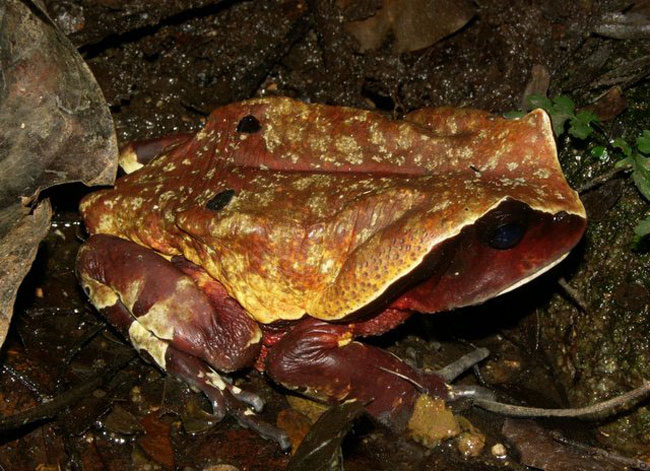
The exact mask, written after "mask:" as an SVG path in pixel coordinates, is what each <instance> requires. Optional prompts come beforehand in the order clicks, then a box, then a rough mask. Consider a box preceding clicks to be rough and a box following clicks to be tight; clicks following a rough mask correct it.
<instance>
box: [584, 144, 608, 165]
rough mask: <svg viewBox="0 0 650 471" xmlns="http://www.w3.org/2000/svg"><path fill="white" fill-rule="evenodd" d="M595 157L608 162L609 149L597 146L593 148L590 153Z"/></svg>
mask: <svg viewBox="0 0 650 471" xmlns="http://www.w3.org/2000/svg"><path fill="white" fill-rule="evenodd" d="M589 152H590V153H591V155H592V156H593V157H596V158H597V159H599V160H602V161H606V160H607V159H609V154H608V153H607V149H606V148H605V147H604V146H595V147H592V148H591V151H589Z"/></svg>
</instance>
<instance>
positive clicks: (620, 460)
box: [551, 431, 650, 471]
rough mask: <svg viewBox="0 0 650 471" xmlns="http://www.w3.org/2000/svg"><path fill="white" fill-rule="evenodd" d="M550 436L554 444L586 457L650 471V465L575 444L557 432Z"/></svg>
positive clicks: (599, 449)
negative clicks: (580, 452) (571, 449)
mask: <svg viewBox="0 0 650 471" xmlns="http://www.w3.org/2000/svg"><path fill="white" fill-rule="evenodd" d="M551 436H552V437H553V440H555V441H556V442H558V443H561V444H563V445H567V446H570V447H572V448H576V449H578V450H580V451H584V452H585V453H587V454H588V455H591V456H600V457H602V458H605V459H607V460H609V461H613V462H615V463H617V464H622V465H623V466H627V467H629V468H634V469H641V470H643V471H649V470H650V464H648V463H646V462H645V461H643V460H639V459H635V458H628V457H626V456H621V455H619V454H616V453H612V452H611V451H607V450H604V449H602V448H597V447H593V446H590V445H586V444H584V443H580V442H576V441H575V440H570V439H568V438H566V437H564V436H563V435H562V434H560V433H559V432H555V431H553V432H551Z"/></svg>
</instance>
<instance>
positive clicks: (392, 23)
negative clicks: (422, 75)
mask: <svg viewBox="0 0 650 471" xmlns="http://www.w3.org/2000/svg"><path fill="white" fill-rule="evenodd" d="M474 13H475V9H474V5H473V3H472V2H471V1H469V0H457V1H453V0H384V2H383V5H382V7H381V8H380V9H379V10H378V11H377V13H376V14H374V15H373V16H371V17H369V18H366V19H365V20H361V21H351V22H349V23H348V24H346V26H345V29H346V31H347V32H348V33H349V34H351V35H352V36H354V37H355V38H356V40H357V41H358V42H359V48H360V50H361V51H362V52H365V51H369V50H374V49H378V48H379V47H380V46H381V45H382V44H383V42H384V41H385V40H386V38H387V36H388V34H389V33H390V32H392V34H393V38H394V42H393V52H394V53H396V54H400V53H402V52H410V51H417V50H419V49H424V48H426V47H429V46H431V45H432V44H435V43H436V42H438V41H440V40H441V39H442V38H444V37H446V36H449V35H450V34H452V33H454V32H456V31H458V30H459V29H460V28H462V27H463V26H465V25H466V24H467V22H468V21H469V20H470V19H471V18H472V17H473V16H474Z"/></svg>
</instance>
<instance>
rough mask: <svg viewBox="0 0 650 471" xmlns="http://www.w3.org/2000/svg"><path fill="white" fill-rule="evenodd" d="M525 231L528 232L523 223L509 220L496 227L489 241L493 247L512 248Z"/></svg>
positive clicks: (500, 248) (499, 248)
mask: <svg viewBox="0 0 650 471" xmlns="http://www.w3.org/2000/svg"><path fill="white" fill-rule="evenodd" d="M524 232H526V228H525V227H524V225H523V224H521V223H519V222H508V223H505V224H502V225H500V226H498V227H497V228H496V229H494V231H493V232H492V234H490V237H489V238H488V240H487V242H488V244H489V245H490V247H492V248H493V249H498V250H506V249H511V248H512V247H514V246H515V245H517V244H518V243H519V242H520V241H521V239H522V238H523V237H524Z"/></svg>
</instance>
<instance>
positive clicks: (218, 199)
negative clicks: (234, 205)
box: [205, 189, 235, 211]
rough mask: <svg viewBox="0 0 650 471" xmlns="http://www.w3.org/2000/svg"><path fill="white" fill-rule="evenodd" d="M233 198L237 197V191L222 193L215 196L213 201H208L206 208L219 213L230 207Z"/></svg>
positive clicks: (224, 191)
mask: <svg viewBox="0 0 650 471" xmlns="http://www.w3.org/2000/svg"><path fill="white" fill-rule="evenodd" d="M233 196H235V190H233V189H228V190H223V191H222V192H220V193H217V194H216V195H214V196H213V197H212V199H211V200H210V201H208V204H206V205H205V207H206V208H208V209H210V210H212V211H219V210H221V209H223V208H225V207H226V206H228V203H230V200H232V198H233Z"/></svg>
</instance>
